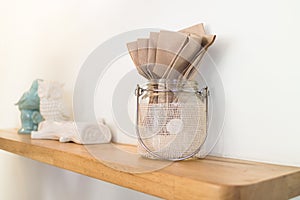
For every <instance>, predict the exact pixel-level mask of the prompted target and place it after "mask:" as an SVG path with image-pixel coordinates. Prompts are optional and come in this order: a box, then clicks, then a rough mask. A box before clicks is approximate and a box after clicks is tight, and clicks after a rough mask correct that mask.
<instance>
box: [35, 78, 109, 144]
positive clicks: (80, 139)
mask: <svg viewBox="0 0 300 200" xmlns="http://www.w3.org/2000/svg"><path fill="white" fill-rule="evenodd" d="M63 92H64V91H63V84H61V83H59V82H55V81H44V80H40V81H39V82H38V96H39V97H40V113H41V115H42V116H43V118H44V120H45V121H42V122H40V123H39V127H38V131H32V132H31V138H32V139H52V140H59V141H60V142H75V143H78V144H101V143H109V142H110V141H111V138H112V135H111V132H110V129H109V128H108V126H106V125H105V124H104V122H103V121H99V122H95V123H90V122H76V123H75V122H74V121H67V120H69V118H70V117H69V115H68V114H67V112H66V108H65V106H64V103H63Z"/></svg>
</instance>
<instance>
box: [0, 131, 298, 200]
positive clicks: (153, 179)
mask: <svg viewBox="0 0 300 200" xmlns="http://www.w3.org/2000/svg"><path fill="white" fill-rule="evenodd" d="M0 149H2V150H5V151H8V152H11V153H14V154H18V155H20V156H24V157H27V158H30V159H33V160H37V161H40V162H43V163H47V164H50V165H53V166H56V167H60V168H63V169H66V170H70V171H73V172H76V173H80V174H83V175H86V176H89V177H93V178H96V179H99V180H102V181H106V182H110V183H113V184H116V185H120V186H123V187H126V188H130V189H133V190H136V191H140V192H144V193H146V194H151V195H154V196H157V197H161V198H165V199H202V198H203V199H225V200H226V199H228V200H231V199H288V198H292V197H295V196H297V195H300V168H297V167H288V166H280V165H271V164H265V163H257V162H251V161H242V160H235V159H226V158H216V157H212V158H208V159H204V160H191V161H183V162H175V163H173V164H172V165H170V166H168V167H166V168H164V169H161V170H158V171H154V172H149V173H138V174H134V173H127V172H122V171H117V170H115V169H112V168H110V167H108V166H106V165H104V164H102V163H101V162H99V161H98V160H97V159H95V158H93V157H92V156H91V155H90V154H89V153H88V152H87V150H86V149H85V148H84V147H83V146H82V145H77V144H73V143H66V144H62V143H59V142H57V141H48V140H31V139H30V137H29V136H28V135H27V136H26V135H18V134H17V133H16V131H15V130H2V131H1V130H0ZM153 162H155V161H153Z"/></svg>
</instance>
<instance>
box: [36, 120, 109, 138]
mask: <svg viewBox="0 0 300 200" xmlns="http://www.w3.org/2000/svg"><path fill="white" fill-rule="evenodd" d="M79 130H80V131H79ZM111 137H112V136H111V132H110V130H109V128H108V127H107V126H106V125H105V124H104V123H103V122H98V123H83V122H82V123H75V122H73V121H62V122H58V121H43V122H41V123H40V124H39V128H38V131H32V132H31V138H32V139H52V140H59V141H60V142H75V143H78V144H101V143H109V142H110V141H111Z"/></svg>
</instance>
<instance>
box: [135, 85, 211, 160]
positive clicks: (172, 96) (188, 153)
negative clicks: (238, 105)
mask: <svg viewBox="0 0 300 200" xmlns="http://www.w3.org/2000/svg"><path fill="white" fill-rule="evenodd" d="M136 96H137V118H136V125H137V126H136V133H137V137H138V141H139V143H138V152H139V153H140V154H141V155H142V156H143V157H147V158H153V159H165V160H183V159H187V158H190V157H193V156H195V155H196V154H197V153H198V152H199V151H200V149H201V146H202V144H203V143H204V141H205V139H206V136H207V110H208V109H207V108H208V98H207V96H208V88H207V87H206V88H203V89H201V90H199V89H198V84H197V82H195V81H186V80H185V81H178V80H166V79H159V80H150V81H149V82H147V83H146V84H144V85H142V86H141V87H140V86H139V85H138V86H137V89H136Z"/></svg>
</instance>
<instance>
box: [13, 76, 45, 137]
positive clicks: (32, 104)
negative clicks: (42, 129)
mask: <svg viewBox="0 0 300 200" xmlns="http://www.w3.org/2000/svg"><path fill="white" fill-rule="evenodd" d="M38 82H42V80H35V81H33V83H32V85H31V87H30V89H29V91H27V92H25V93H24V94H23V95H22V97H21V98H20V100H19V101H18V103H16V104H15V105H18V107H19V110H20V111H21V122H22V128H21V129H19V130H18V133H26V134H30V133H31V131H36V130H37V128H38V124H39V123H40V122H41V121H42V120H43V117H42V115H41V114H40V98H39V96H38Z"/></svg>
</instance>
